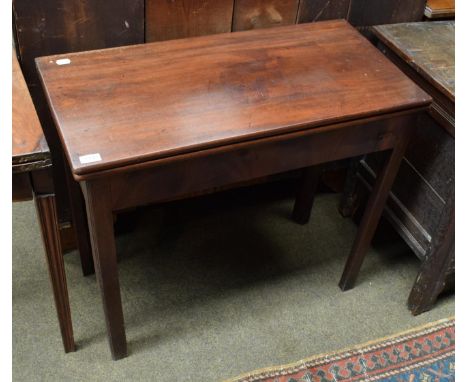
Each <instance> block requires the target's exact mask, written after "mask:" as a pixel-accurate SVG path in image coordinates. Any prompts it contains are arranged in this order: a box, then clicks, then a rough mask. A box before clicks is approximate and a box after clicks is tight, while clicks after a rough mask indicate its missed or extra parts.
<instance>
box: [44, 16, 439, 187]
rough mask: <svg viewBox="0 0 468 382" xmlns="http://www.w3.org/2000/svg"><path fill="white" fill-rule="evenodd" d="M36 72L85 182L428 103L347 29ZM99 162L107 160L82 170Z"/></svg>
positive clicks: (116, 56)
mask: <svg viewBox="0 0 468 382" xmlns="http://www.w3.org/2000/svg"><path fill="white" fill-rule="evenodd" d="M67 58H68V59H69V60H71V62H70V64H68V65H57V64H56V61H57V60H59V59H67ZM37 65H38V68H39V71H40V74H41V77H42V80H43V84H44V88H45V90H46V92H47V94H48V97H49V104H50V106H51V109H52V113H53V115H54V118H55V121H56V123H57V126H58V129H59V132H60V134H61V136H62V140H63V142H64V146H65V150H66V153H67V155H68V158H69V161H70V163H71V165H72V168H73V172H74V175H75V176H76V175H78V176H82V178H83V177H84V176H86V175H87V174H90V173H96V172H99V171H102V170H105V169H110V168H113V169H115V168H116V167H123V166H129V165H134V164H137V163H141V162H146V161H151V160H155V159H159V158H163V157H167V156H173V155H176V154H182V153H187V152H193V151H197V150H201V149H206V148H211V147H219V146H222V145H226V144H232V143H237V142H241V141H245V140H251V139H254V138H260V137H265V136H271V135H278V134H283V133H286V132H291V131H297V130H301V129H304V128H310V127H314V126H321V125H326V124H330V123H332V122H334V123H336V122H340V121H347V120H352V119H356V118H363V117H367V116H372V115H375V114H377V113H385V112H391V111H398V110H401V109H407V108H413V107H418V106H422V105H426V104H427V103H428V102H429V101H430V99H429V98H428V97H427V95H426V94H425V93H424V92H422V91H421V90H420V89H419V88H418V87H417V86H415V85H414V84H413V83H412V82H411V81H410V80H409V79H408V78H407V77H406V76H404V75H403V74H402V73H401V72H400V71H399V70H397V69H396V68H395V67H394V66H393V65H391V64H390V63H389V62H388V60H386V59H385V58H384V57H383V55H382V54H381V53H380V52H378V51H377V50H376V49H375V48H374V47H373V46H372V45H371V44H370V43H369V42H368V41H367V40H366V39H365V38H364V37H362V36H361V35H360V34H359V33H358V32H357V31H356V30H354V29H353V28H352V27H351V26H350V25H349V24H348V23H346V22H345V21H330V22H321V23H311V24H301V25H294V26H288V27H282V28H275V29H268V30H263V31H261V30H260V31H258V30H257V31H247V32H239V33H232V34H221V35H215V36H209V37H202V38H198V39H186V40H176V41H169V42H162V43H153V44H146V45H139V46H132V47H124V48H118V49H108V50H101V51H94V52H86V53H79V54H70V55H60V56H50V57H43V58H40V59H38V61H37ZM187 68H190V75H187ZM181 78H184V81H181ZM97 104H99V108H97V107H96V105H97ZM129 126H131V129H130V128H129ZM108 142H112V144H111V145H109V144H108ZM90 154H91V155H92V154H99V155H100V158H101V160H99V161H97V162H92V163H81V162H80V159H79V158H80V156H85V155H90Z"/></svg>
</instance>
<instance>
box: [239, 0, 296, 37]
mask: <svg viewBox="0 0 468 382" xmlns="http://www.w3.org/2000/svg"><path fill="white" fill-rule="evenodd" d="M298 5H299V0H236V2H235V8H234V17H233V26H232V29H233V31H242V30H249V29H259V28H269V27H274V26H281V25H290V24H294V23H295V22H296V17H297V8H298Z"/></svg>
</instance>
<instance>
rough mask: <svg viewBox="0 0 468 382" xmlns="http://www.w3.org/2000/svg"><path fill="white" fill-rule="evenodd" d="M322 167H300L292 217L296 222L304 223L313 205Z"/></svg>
mask: <svg viewBox="0 0 468 382" xmlns="http://www.w3.org/2000/svg"><path fill="white" fill-rule="evenodd" d="M321 169H322V167H321V166H320V165H317V166H311V167H306V168H304V169H302V174H301V179H300V181H299V188H298V190H297V195H296V201H295V202H294V209H293V212H292V219H293V220H294V221H295V222H296V223H298V224H306V223H308V222H309V220H310V214H311V211H312V207H313V205H314V200H315V193H316V191H317V187H318V184H319V182H320V175H321V173H322V172H321Z"/></svg>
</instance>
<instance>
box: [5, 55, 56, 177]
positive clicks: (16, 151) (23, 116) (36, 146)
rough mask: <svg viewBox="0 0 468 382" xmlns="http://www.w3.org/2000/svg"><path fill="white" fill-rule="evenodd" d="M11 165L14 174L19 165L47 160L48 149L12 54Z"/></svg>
mask: <svg viewBox="0 0 468 382" xmlns="http://www.w3.org/2000/svg"><path fill="white" fill-rule="evenodd" d="M12 56H13V63H12V69H13V72H12V76H13V78H12V107H13V110H12V124H13V125H12V133H13V134H12V137H13V142H12V149H11V151H12V164H13V165H14V166H15V165H16V166H15V169H16V172H18V171H20V170H19V169H21V168H22V167H21V166H18V165H20V164H25V163H30V162H36V161H43V160H45V159H48V158H49V156H50V154H49V148H48V147H47V142H46V141H45V139H44V134H43V132H42V128H41V124H40V123H39V118H38V117H37V114H36V109H35V108H34V105H33V102H32V100H31V96H30V95H29V91H28V87H27V85H26V82H25V80H24V77H23V73H22V71H21V68H20V66H19V63H18V59H17V58H16V52H15V51H13V52H12Z"/></svg>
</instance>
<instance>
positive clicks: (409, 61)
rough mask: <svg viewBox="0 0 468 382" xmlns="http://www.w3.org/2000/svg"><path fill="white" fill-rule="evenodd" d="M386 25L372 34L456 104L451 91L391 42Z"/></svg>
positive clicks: (373, 28) (376, 27)
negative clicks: (386, 31)
mask: <svg viewBox="0 0 468 382" xmlns="http://www.w3.org/2000/svg"><path fill="white" fill-rule="evenodd" d="M384 28H385V25H376V26H373V27H371V29H370V30H371V32H372V33H373V34H374V35H375V36H376V37H377V38H378V39H379V40H380V41H381V42H382V43H383V44H385V45H386V46H387V47H388V48H389V49H391V50H392V51H393V52H394V53H395V54H396V55H397V56H399V57H400V58H402V59H403V60H405V61H406V62H407V64H408V65H410V66H411V67H412V68H413V69H414V70H415V71H416V72H417V73H419V74H420V75H421V76H422V77H424V79H426V80H427V81H428V82H429V83H431V84H432V85H433V86H434V87H435V88H436V89H438V90H439V91H440V92H442V93H443V94H444V95H445V96H446V97H448V98H449V99H450V100H451V101H452V102H455V95H454V94H452V92H451V91H450V90H448V89H447V88H446V87H445V86H442V85H441V84H440V83H439V82H437V81H435V80H434V78H433V77H432V76H431V75H429V74H428V73H427V72H426V71H425V70H423V69H422V68H420V67H419V66H418V65H416V64H415V62H414V61H413V59H412V58H411V57H410V56H408V55H407V54H405V53H404V52H402V50H401V49H400V48H399V47H398V46H397V45H395V44H394V43H393V41H391V40H389V38H388V37H387V35H386V33H385V30H384Z"/></svg>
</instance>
